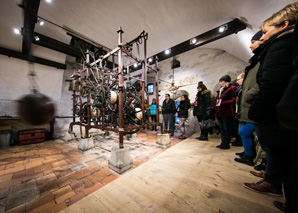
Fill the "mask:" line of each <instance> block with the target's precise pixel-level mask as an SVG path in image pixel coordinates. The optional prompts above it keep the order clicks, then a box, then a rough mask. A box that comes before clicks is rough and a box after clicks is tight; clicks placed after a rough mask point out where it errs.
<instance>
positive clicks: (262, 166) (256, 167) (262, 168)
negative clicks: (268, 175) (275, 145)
mask: <svg viewBox="0 0 298 213" xmlns="http://www.w3.org/2000/svg"><path fill="white" fill-rule="evenodd" d="M266 164H267V161H266V160H265V159H264V158H263V159H262V162H261V163H260V164H259V165H257V166H255V170H257V171H262V170H265V169H266Z"/></svg>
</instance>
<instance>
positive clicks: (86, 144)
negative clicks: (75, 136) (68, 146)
mask: <svg viewBox="0 0 298 213" xmlns="http://www.w3.org/2000/svg"><path fill="white" fill-rule="evenodd" d="M78 148H79V150H81V151H87V150H89V149H92V148H94V142H93V138H80V140H79V147H78Z"/></svg>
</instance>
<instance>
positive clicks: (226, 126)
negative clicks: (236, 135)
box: [217, 118, 234, 136]
mask: <svg viewBox="0 0 298 213" xmlns="http://www.w3.org/2000/svg"><path fill="white" fill-rule="evenodd" d="M233 119H234V118H217V121H218V125H219V128H220V131H221V132H222V133H226V134H228V135H229V136H231V135H232V134H233V125H234V124H233Z"/></svg>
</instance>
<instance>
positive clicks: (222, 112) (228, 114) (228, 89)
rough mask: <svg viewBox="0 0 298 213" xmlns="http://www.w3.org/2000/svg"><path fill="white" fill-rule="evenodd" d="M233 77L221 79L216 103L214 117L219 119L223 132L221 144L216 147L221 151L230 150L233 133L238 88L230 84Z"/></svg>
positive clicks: (225, 76)
mask: <svg viewBox="0 0 298 213" xmlns="http://www.w3.org/2000/svg"><path fill="white" fill-rule="evenodd" d="M230 82H231V77H230V76H229V75H224V76H222V77H221V78H220V79H219V85H220V89H219V90H218V91H217V96H216V98H215V102H214V106H213V107H214V117H215V118H217V120H218V124H219V127H220V131H221V143H220V145H218V146H216V147H217V148H220V149H229V148H230V140H231V135H232V132H233V119H234V110H233V108H234V107H233V106H234V104H235V101H236V94H235V91H236V90H237V87H235V86H234V85H231V84H230Z"/></svg>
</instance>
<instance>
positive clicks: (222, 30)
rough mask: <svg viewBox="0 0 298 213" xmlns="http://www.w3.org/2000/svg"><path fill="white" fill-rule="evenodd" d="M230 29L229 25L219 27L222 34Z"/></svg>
mask: <svg viewBox="0 0 298 213" xmlns="http://www.w3.org/2000/svg"><path fill="white" fill-rule="evenodd" d="M227 29H228V25H226V24H225V25H222V26H220V27H219V29H218V31H219V32H220V33H222V32H224V31H226V30H227Z"/></svg>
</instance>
